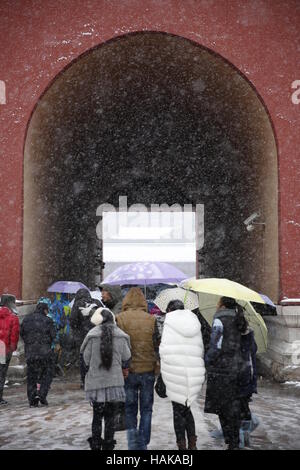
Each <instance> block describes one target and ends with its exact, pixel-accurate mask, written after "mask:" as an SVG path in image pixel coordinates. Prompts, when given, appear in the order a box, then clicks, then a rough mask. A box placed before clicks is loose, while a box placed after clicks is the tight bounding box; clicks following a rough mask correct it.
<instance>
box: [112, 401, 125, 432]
mask: <svg viewBox="0 0 300 470" xmlns="http://www.w3.org/2000/svg"><path fill="white" fill-rule="evenodd" d="M114 429H115V431H116V432H117V431H125V430H126V423H125V403H123V402H119V403H118V404H117V407H116V412H115V416H114Z"/></svg>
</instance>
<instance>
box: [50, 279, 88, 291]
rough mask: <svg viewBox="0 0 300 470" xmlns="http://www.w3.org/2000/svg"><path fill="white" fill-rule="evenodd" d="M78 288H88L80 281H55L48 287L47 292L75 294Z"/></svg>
mask: <svg viewBox="0 0 300 470" xmlns="http://www.w3.org/2000/svg"><path fill="white" fill-rule="evenodd" d="M79 289H87V290H89V289H88V288H87V287H86V286H85V285H84V284H82V282H76V281H57V282H54V284H51V286H50V287H48V289H47V290H48V292H60V293H64V294H76V292H77V291H78V290H79Z"/></svg>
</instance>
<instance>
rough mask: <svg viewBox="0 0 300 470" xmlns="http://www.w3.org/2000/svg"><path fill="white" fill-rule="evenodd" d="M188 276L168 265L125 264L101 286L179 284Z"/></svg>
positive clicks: (145, 262) (146, 262) (149, 263)
mask: <svg viewBox="0 0 300 470" xmlns="http://www.w3.org/2000/svg"><path fill="white" fill-rule="evenodd" d="M187 277H188V276H187V275H186V274H184V273H183V272H182V271H180V270H179V269H177V268H175V267H174V266H172V265H171V264H168V263H151V262H150V261H143V262H139V263H131V264H125V265H124V266H120V267H119V268H118V269H116V270H115V271H113V272H112V273H111V274H110V275H109V276H107V277H106V278H105V279H104V281H103V282H102V284H111V285H124V284H137V285H150V284H159V283H166V282H180V281H183V280H184V279H186V278H187Z"/></svg>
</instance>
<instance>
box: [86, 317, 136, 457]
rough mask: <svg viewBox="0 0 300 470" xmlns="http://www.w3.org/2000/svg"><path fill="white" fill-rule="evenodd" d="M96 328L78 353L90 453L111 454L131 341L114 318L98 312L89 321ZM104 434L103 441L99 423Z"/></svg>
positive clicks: (122, 398) (123, 393) (129, 357)
mask: <svg viewBox="0 0 300 470" xmlns="http://www.w3.org/2000/svg"><path fill="white" fill-rule="evenodd" d="M91 322H92V323H93V324H94V325H96V326H95V328H93V329H92V330H90V331H89V333H88V334H87V336H86V337H85V339H84V341H83V343H82V346H81V349H80V353H81V354H83V360H84V363H85V365H86V367H87V369H88V371H87V374H86V377H85V392H86V398H87V400H89V402H90V403H91V405H92V407H93V422H92V436H91V437H90V438H89V439H88V442H89V444H90V447H91V450H101V449H103V450H113V449H114V447H115V444H116V441H115V440H114V434H115V416H116V413H117V410H118V406H119V403H120V402H125V388H124V376H123V369H127V368H128V363H129V361H130V359H131V350H130V339H129V336H128V335H127V334H126V333H124V332H123V331H122V330H120V328H118V327H117V325H116V323H115V317H114V314H113V313H112V312H111V311H110V310H108V309H106V308H98V309H97V310H96V311H95V313H94V315H93V316H92V318H91ZM103 418H104V423H105V430H104V439H102V437H101V436H102V420H103Z"/></svg>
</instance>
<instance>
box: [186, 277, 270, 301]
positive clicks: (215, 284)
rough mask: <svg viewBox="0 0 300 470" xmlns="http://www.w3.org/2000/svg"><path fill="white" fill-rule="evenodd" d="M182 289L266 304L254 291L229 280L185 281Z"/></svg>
mask: <svg viewBox="0 0 300 470" xmlns="http://www.w3.org/2000/svg"><path fill="white" fill-rule="evenodd" d="M180 285H181V287H184V288H185V289H190V290H193V291H195V292H203V293H205V294H214V295H218V296H225V297H232V298H233V299H236V300H245V301H247V302H258V303H260V304H265V303H266V302H265V301H264V299H263V298H262V297H261V295H259V294H258V293H257V292H255V291H254V290H252V289H248V287H246V286H243V285H242V284H239V283H238V282H234V281H230V280H229V279H218V278H207V279H192V280H187V281H183V282H182V283H181V284H180Z"/></svg>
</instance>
